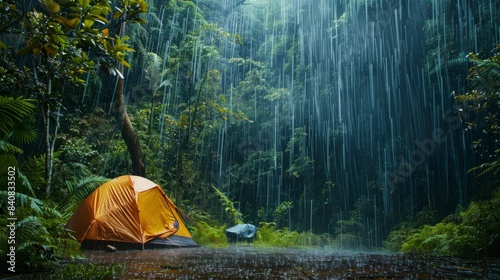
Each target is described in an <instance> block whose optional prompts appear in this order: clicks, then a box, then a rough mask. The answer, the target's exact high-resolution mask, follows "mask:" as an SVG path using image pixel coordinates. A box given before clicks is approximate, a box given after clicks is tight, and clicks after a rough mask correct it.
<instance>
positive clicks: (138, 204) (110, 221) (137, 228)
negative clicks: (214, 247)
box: [66, 175, 198, 247]
mask: <svg viewBox="0 0 500 280" xmlns="http://www.w3.org/2000/svg"><path fill="white" fill-rule="evenodd" d="M66 228H67V229H69V230H72V231H73V232H74V235H75V237H76V238H77V239H78V240H79V241H80V242H82V241H84V240H94V241H114V242H128V243H139V244H145V243H148V242H151V243H155V244H158V245H172V246H179V247H191V246H198V244H197V243H196V242H195V241H194V240H193V237H192V236H191V234H190V233H189V231H188V229H187V227H186V225H185V223H184V221H183V219H182V217H181V216H180V215H179V213H178V209H177V207H176V206H175V205H174V203H173V202H172V201H171V200H170V199H169V198H168V196H167V195H166V194H165V192H164V191H163V189H162V188H161V187H160V186H158V185H157V184H155V183H153V182H152V181H150V180H148V179H146V178H143V177H139V176H133V175H124V176H120V177H118V178H115V179H113V180H111V181H109V182H107V183H105V184H103V185H101V186H100V187H99V188H97V189H96V190H95V191H94V192H92V194H90V196H89V197H87V199H85V200H84V201H83V202H82V204H81V205H80V206H79V207H78V209H77V210H76V211H75V213H74V214H73V216H72V217H71V219H70V220H69V221H68V223H67V224H66Z"/></svg>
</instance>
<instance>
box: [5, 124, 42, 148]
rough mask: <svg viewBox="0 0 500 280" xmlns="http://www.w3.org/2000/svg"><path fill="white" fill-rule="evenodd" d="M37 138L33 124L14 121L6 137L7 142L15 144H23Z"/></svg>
mask: <svg viewBox="0 0 500 280" xmlns="http://www.w3.org/2000/svg"><path fill="white" fill-rule="evenodd" d="M37 138H38V131H37V130H36V128H35V126H33V125H32V124H31V123H29V122H21V123H16V124H15V126H14V127H13V128H12V129H11V131H10V132H9V134H8V135H7V137H6V140H7V141H9V143H11V144H13V145H15V146H22V145H24V144H28V143H32V142H35V140H36V139H37Z"/></svg>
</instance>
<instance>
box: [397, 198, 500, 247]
mask: <svg viewBox="0 0 500 280" xmlns="http://www.w3.org/2000/svg"><path fill="white" fill-rule="evenodd" d="M499 208H500V189H497V190H496V191H495V192H494V195H493V197H492V198H491V199H490V200H485V201H478V202H472V203H471V204H470V205H469V207H468V208H467V209H466V210H464V211H462V212H460V214H458V215H455V216H454V217H453V218H450V217H447V218H445V219H443V220H442V221H441V222H439V223H437V224H436V225H434V226H430V225H425V226H423V227H422V228H420V230H419V231H418V232H416V233H414V234H411V235H410V236H409V237H408V238H407V239H406V240H405V241H404V243H403V245H402V247H401V249H402V251H403V252H405V253H408V252H415V253H421V254H426V255H438V256H499V255H500V215H499V214H498V209H499Z"/></svg>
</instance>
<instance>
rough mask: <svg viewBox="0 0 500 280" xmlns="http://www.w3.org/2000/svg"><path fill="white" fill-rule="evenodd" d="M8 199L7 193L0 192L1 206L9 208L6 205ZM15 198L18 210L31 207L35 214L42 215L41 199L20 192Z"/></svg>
mask: <svg viewBox="0 0 500 280" xmlns="http://www.w3.org/2000/svg"><path fill="white" fill-rule="evenodd" d="M7 197H8V193H7V191H4V190H1V191H0V200H1V204H0V206H1V207H2V208H6V207H7V204H6V202H7ZM15 198H16V208H19V207H23V206H26V207H29V208H30V209H31V210H33V211H34V212H35V213H37V214H42V208H41V206H42V205H43V201H41V200H40V199H38V198H35V197H32V196H29V195H26V194H23V193H20V192H16V193H15Z"/></svg>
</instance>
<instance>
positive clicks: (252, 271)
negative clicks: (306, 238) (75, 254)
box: [11, 246, 500, 280]
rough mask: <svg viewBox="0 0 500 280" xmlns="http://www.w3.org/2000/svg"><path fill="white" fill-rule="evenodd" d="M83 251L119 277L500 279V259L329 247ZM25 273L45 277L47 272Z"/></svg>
mask: <svg viewBox="0 0 500 280" xmlns="http://www.w3.org/2000/svg"><path fill="white" fill-rule="evenodd" d="M84 255H85V257H86V258H87V260H88V261H90V262H92V263H95V264H100V265H106V266H108V265H112V264H123V265H124V266H125V275H123V276H122V277H120V279H500V259H473V258H470V259H469V258H467V259H464V258H423V257H418V256H412V255H401V254H378V253H364V252H347V251H338V250H327V249H314V250H313V249H275V248H273V249H262V248H255V247H245V246H242V247H240V246H234V247H233V246H231V247H228V248H186V249H157V250H134V251H116V252H104V251H84ZM26 276H27V277H28V278H29V279H38V278H37V276H41V278H40V279H42V278H45V277H46V276H47V275H45V276H42V275H33V274H32V275H30V276H28V275H26ZM28 278H24V277H21V278H17V279H28ZM11 279H15V278H11ZM79 280H83V279H79Z"/></svg>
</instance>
